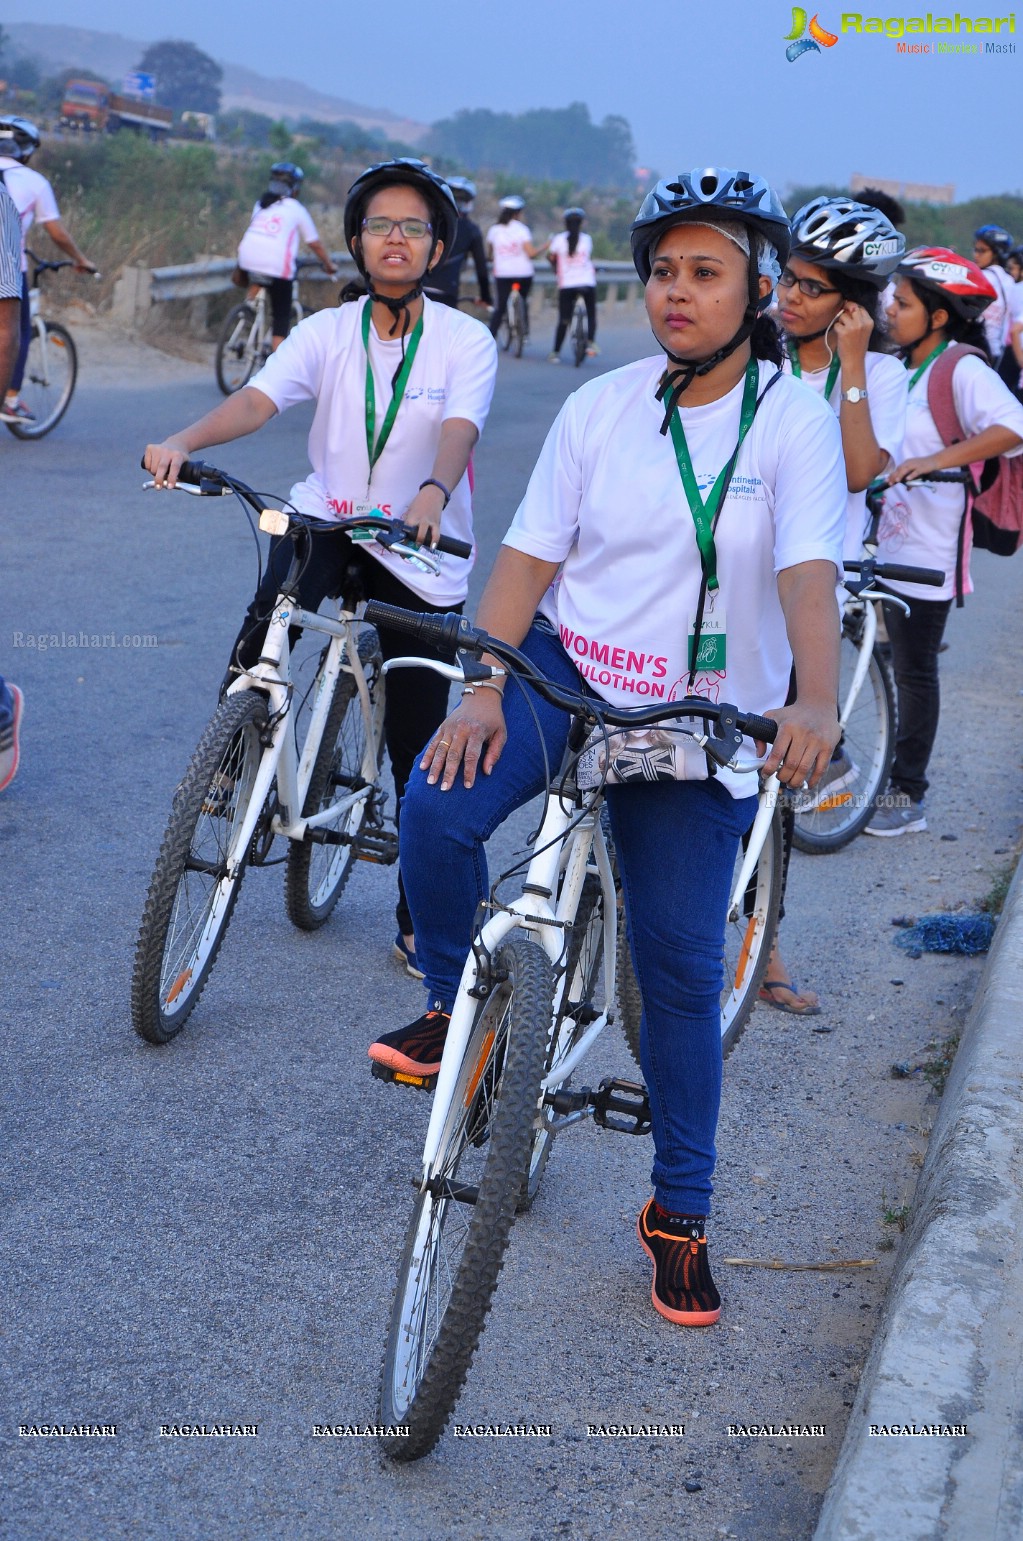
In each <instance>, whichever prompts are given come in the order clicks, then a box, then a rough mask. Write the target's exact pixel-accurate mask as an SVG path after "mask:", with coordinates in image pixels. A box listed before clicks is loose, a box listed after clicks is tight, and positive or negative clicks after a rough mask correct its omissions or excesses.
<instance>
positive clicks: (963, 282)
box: [865, 247, 1023, 837]
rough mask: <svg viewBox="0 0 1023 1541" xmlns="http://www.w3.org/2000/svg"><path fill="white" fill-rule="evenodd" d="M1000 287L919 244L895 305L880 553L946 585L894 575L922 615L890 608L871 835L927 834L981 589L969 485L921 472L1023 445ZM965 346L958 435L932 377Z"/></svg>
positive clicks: (903, 271)
mask: <svg viewBox="0 0 1023 1541" xmlns="http://www.w3.org/2000/svg"><path fill="white" fill-rule="evenodd" d="M994 299H995V291H994V286H993V285H992V284H991V282H990V279H989V276H988V274H987V273H986V272H982V271H981V269H980V268H979V267H978V266H977V265H976V263H973V262H971V261H970V260H969V259H968V258H966V257H960V256H959V255H958V254H957V253H956V252H953V251H949V250H948V249H947V248H946V247H917V248H916V250H914V251H911V252H908V253H907V254H906V256H905V257H904V258H903V260H902V261H901V262H900V264H899V266H898V267H897V268H896V284H895V293H894V296H893V298H892V302H891V304H890V306H889V308H888V335H889V337H890V338H891V340H892V342H894V343H895V344H896V345H897V347H898V348H899V349H900V350H901V353H902V357H903V359H904V360H905V363H906V369H907V370H908V371H911V373H910V374H909V407H908V410H907V413H906V435H905V439H904V440H903V445H902V457H903V458H902V459H901V463H900V464H899V465H898V466H897V467H896V468H895V469H894V470H893V471H892V472H891V473H890V474H889V477H888V480H889V482H890V483H892V488H891V491H890V492H887V493H885V499H884V513H883V515H882V519H881V530H880V537H881V538H880V542H879V545H878V553H877V554H878V558H879V559H880V560H881V561H882V562H902V563H907V564H909V565H911V566H923V567H936V568H938V569H939V570H940V571H942V572H943V573H944V574H945V584H944V587H943V588H941V589H933V588H923V587H921V586H920V585H919V584H915V583H896V582H893V581H888V582H885V583H884V584H883V585H881V586H882V587H883V588H886V589H890V590H892V591H893V593H895V594H897V595H901V596H902V597H904V598H905V599H908V601H909V603H910V607H911V608H910V613H909V615H906V614H905V613H904V612H903V611H902V610H901V609H899V608H898V606H896V605H894V604H887V603H886V604H885V606H884V616H885V625H886V626H887V628H888V637H889V640H890V642H891V645H892V662H893V664H894V667H895V685H896V690H897V695H898V733H897V736H896V740H895V759H894V760H893V762H892V770H891V786H890V788H889V790H888V792H887V794H885V795H882V796H881V797H880V798H879V799H878V802H879V807H878V811H877V812H876V813H875V815H874V817H873V818H872V819H871V821H870V823H869V824H868V825H867V828H866V831H865V833H866V834H868V835H881V836H888V837H894V836H898V835H904V834H910V833H912V832H914V831H918V830H925V829H926V828H927V819H926V816H925V814H924V795H925V793H926V791H927V788H928V785H929V782H928V779H927V767H928V765H929V763H930V758H931V751H932V749H933V748H934V740H935V737H936V735H937V731H938V715H939V711H940V706H941V695H940V687H939V683H938V653H939V650H940V647H941V639H942V637H943V635H944V631H945V623H946V622H947V620H948V613H949V610H950V609H951V608H952V601H953V599H956V600H957V601H958V602H959V603H960V604H961V603H962V597H963V595H964V594H969V593H970V592H971V591H972V588H973V584H972V582H971V580H970V571H969V551H970V540H969V529H968V523H969V521H968V518H967V515H966V511H965V507H964V493H963V489H962V487H958V486H952V485H943V484H941V483H932V484H931V485H929V486H928V485H924V484H920V485H917V482H916V478H918V477H925V478H926V477H927V475H928V474H929V473H930V472H932V471H950V470H953V469H955V468H956V467H957V466H968V465H971V464H972V463H974V462H976V461H981V460H986V459H988V458H990V457H993V456H996V455H1019V454H1021V453H1023V406H1020V404H1019V402H1018V401H1017V400H1016V399H1015V398H1014V397H1013V395H1012V393H1011V392H1010V391H1009V389H1008V387H1007V386H1006V385H1005V384H1003V382H1002V381H1001V380H1000V379H999V378H998V375H997V374H996V373H995V371H994V369H992V368H990V367H989V362H988V361H989V355H988V352H987V348H986V345H985V335H984V330H983V317H984V313H985V311H986V310H987V308H988V307H989V306H990V305H991V304H992V303H993V302H994ZM953 343H965V344H967V345H968V346H969V347H971V348H973V349H976V350H977V351H979V352H980V354H981V357H979V358H978V357H977V356H976V353H975V352H964V353H961V354H959V356H958V357H955V358H954V363H953V367H952V373H951V378H950V380H949V381H947V382H946V389H947V390H949V391H950V393H951V396H952V402H953V405H954V407H955V418H956V420H957V427H956V431H955V433H954V435H953V436H952V438H951V439H950V440H949V441H946V439H945V438H944V437H943V435H942V433H941V431H940V430H939V427H938V424H937V423H936V422H935V419H934V416H933V414H932V411H931V399H930V398H931V389H930V387H931V379H932V374H933V372H934V371H935V370H941V371H944V370H945V368H946V367H947V364H948V360H946V361H945V362H944V363H943V362H942V355H943V354H944V353H945V352H946V350H947V349H948V348H949V345H950V344H953Z"/></svg>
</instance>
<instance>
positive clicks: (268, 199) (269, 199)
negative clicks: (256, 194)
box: [259, 188, 287, 209]
mask: <svg viewBox="0 0 1023 1541" xmlns="http://www.w3.org/2000/svg"><path fill="white" fill-rule="evenodd" d="M286 197H287V194H286V193H272V192H271V191H270V189H269V188H267V190H266V192H265V193H264V194H263V196H262V197H261V198H260V200H259V207H260V208H261V209H268V208H269V207H270V205H271V204H272V203H281V202H283V200H284V199H285V198H286Z"/></svg>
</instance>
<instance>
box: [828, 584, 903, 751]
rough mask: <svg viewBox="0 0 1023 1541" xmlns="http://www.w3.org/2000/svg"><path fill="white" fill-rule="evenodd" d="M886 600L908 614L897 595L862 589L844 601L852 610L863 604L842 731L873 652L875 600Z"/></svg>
mask: <svg viewBox="0 0 1023 1541" xmlns="http://www.w3.org/2000/svg"><path fill="white" fill-rule="evenodd" d="M880 599H883V600H887V601H888V603H889V604H896V605H898V606H899V608H900V609H902V610H905V612H906V614H907V615H908V614H909V606H908V605H907V603H906V601H905V600H904V599H900V598H899V596H898V595H897V594H881V593H879V592H878V591H877V590H876V589H864V590H863V592H862V594H857V595H854V596H851V597H850V598H849V599H848V600H847V601H846V607H847V608H849V609H852V608H854V607H855V606H856V605H858V604H861V603H862V604H863V632H862V635H861V637H860V640H859V644H858V648H859V656H858V658H857V659H856V668H855V669H854V670H853V677H852V679H851V680H850V681H849V689H848V690H847V691H846V695H845V700H844V701H843V702H842V710H841V713H840V715H839V718H838V724H839V727H840V728H842V729H843V730H844V729H845V728H846V726H847V725H848V722H849V718H850V716H851V715H852V709H853V707H854V706H855V705H856V700H857V697H858V696H859V693H860V690H861V689H862V687H863V681H864V680H865V679H866V677H867V670H868V669H869V668H870V659H871V655H872V654H873V651H874V643H875V642H876V640H877V612H876V611H875V609H874V601H875V600H880Z"/></svg>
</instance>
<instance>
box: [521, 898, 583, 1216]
mask: <svg viewBox="0 0 1023 1541" xmlns="http://www.w3.org/2000/svg"><path fill="white" fill-rule="evenodd" d="M603 964H604V890H603V888H602V887H601V883H600V879H599V878H598V877H595V876H594V874H593V873H592V872H591V873H590V874H589V875H588V876H587V878H586V881H585V882H584V884H583V889H582V893H581V894H580V895H579V907H578V909H577V910H576V912H575V920H574V921H573V923H572V926H571V928H570V930H569V932H568V953H567V957H566V960H565V983H564V989H563V990H562V992H561V1002H560V1004H559V1006H558V1008H557V1010H556V1011H555V1013H554V1019H553V1022H552V1024H551V1028H550V1031H549V1033H548V1043H547V1059H546V1063H545V1065H544V1072H543V1073H544V1076H547V1075H549V1074H550V1072H551V1071H556V1070H557V1068H558V1065H559V1064H561V1063H562V1061H563V1060H565V1059H567V1058H568V1055H569V1053H570V1052H571V1050H572V1049H574V1048H575V1046H576V1044H577V1043H578V1042H579V1039H580V1038H581V1037H582V1035H583V1033H584V1032H585V1031H586V1029H587V1028H588V1027H589V1025H590V1023H591V1022H593V1021H594V1020H595V1019H596V1018H597V1016H598V1015H599V1014H600V1008H599V1007H598V1005H597V997H598V995H599V993H600V986H601V981H602V980H603V977H604V968H603ZM561 1085H562V1086H567V1085H568V1082H567V1081H563V1082H562V1083H561ZM555 1132H556V1131H555V1130H554V1129H552V1128H551V1125H550V1111H549V1109H547V1108H545V1107H544V1105H543V1103H542V1101H541V1103H540V1107H539V1112H538V1114H537V1120H536V1127H535V1129H534V1130H533V1144H532V1149H531V1150H530V1153H529V1170H528V1171H527V1173H526V1177H525V1181H524V1182H523V1185H522V1192H521V1194H520V1195H519V1203H518V1209H519V1213H520V1214H521V1213H522V1212H523V1211H524V1210H527V1209H528V1208H529V1207H530V1205H531V1204H532V1202H533V1200H534V1199H535V1198H536V1195H537V1193H538V1192H539V1191H540V1183H541V1181H542V1179H543V1174H544V1172H545V1171H546V1168H547V1162H548V1160H549V1159H550V1154H551V1146H552V1145H553V1144H554V1135H555Z"/></svg>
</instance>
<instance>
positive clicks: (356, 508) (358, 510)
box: [348, 499, 380, 545]
mask: <svg viewBox="0 0 1023 1541" xmlns="http://www.w3.org/2000/svg"><path fill="white" fill-rule="evenodd" d="M379 513H380V509H379V508H378V507H377V505H376V504H375V503H373V502H371V501H369V500H367V499H363V500H362V502H360V503H353V504H352V517H353V518H354V519H357V518H358V517H359V515H360V514H379ZM376 538H377V532H376V530H349V532H348V539H349V540H350V541H353V542H354V543H355V544H356V545H360V544H362V543H364V542H366V541H371V540H376Z"/></svg>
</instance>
